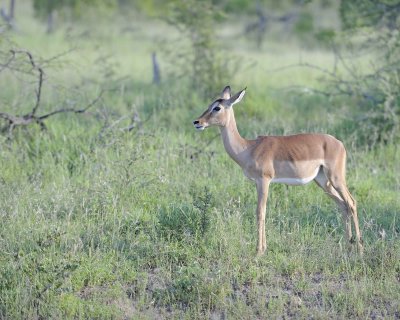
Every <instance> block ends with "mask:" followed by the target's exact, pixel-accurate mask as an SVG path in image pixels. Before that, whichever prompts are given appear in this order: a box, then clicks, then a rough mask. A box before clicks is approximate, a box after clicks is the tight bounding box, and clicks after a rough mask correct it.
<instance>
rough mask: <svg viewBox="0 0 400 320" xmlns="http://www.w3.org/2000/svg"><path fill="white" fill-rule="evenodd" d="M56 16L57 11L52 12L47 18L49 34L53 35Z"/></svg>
mask: <svg viewBox="0 0 400 320" xmlns="http://www.w3.org/2000/svg"><path fill="white" fill-rule="evenodd" d="M54 15H55V11H54V10H51V11H50V12H49V14H48V16H47V33H52V32H53V31H54V18H55V17H54Z"/></svg>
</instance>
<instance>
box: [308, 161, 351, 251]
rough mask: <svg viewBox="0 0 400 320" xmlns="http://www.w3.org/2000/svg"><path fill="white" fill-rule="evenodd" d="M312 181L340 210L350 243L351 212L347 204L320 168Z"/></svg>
mask: <svg viewBox="0 0 400 320" xmlns="http://www.w3.org/2000/svg"><path fill="white" fill-rule="evenodd" d="M314 181H315V182H316V183H317V185H318V186H319V187H321V189H322V190H324V191H325V193H326V194H327V195H328V196H329V197H330V198H332V199H333V200H334V201H335V202H336V204H337V205H338V207H339V209H340V211H341V212H342V217H343V223H344V226H345V232H346V239H347V241H348V242H349V243H350V242H351V239H352V232H351V214H350V212H349V210H348V208H347V206H346V204H345V201H344V200H343V198H342V197H341V196H340V195H339V193H338V192H337V191H336V190H335V188H334V187H333V186H332V184H331V182H330V181H329V179H328V177H327V176H326V175H325V173H324V171H323V169H322V168H321V169H320V171H319V172H318V174H317V176H316V177H315V179H314Z"/></svg>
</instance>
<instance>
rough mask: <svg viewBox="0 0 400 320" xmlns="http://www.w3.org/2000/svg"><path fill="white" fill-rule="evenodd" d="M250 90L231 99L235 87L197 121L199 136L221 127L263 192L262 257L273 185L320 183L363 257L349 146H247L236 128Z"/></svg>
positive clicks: (300, 137) (315, 142) (327, 141)
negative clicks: (349, 177) (239, 106)
mask: <svg viewBox="0 0 400 320" xmlns="http://www.w3.org/2000/svg"><path fill="white" fill-rule="evenodd" d="M245 90H246V89H243V90H242V91H239V92H238V93H236V94H235V95H233V96H231V89H230V87H229V86H227V87H225V89H224V90H223V91H222V95H221V98H220V99H217V100H215V101H214V102H213V103H211V104H210V106H209V107H208V108H207V109H206V111H204V113H203V114H202V115H201V116H200V117H199V118H198V119H197V120H195V121H193V125H194V126H195V128H196V129H198V130H204V129H205V128H207V127H209V126H218V127H219V128H220V131H221V136H222V141H223V143H224V147H225V150H226V152H227V153H228V154H229V156H230V157H231V158H232V159H233V160H234V161H235V162H236V163H237V164H238V165H239V166H240V167H241V168H242V169H243V172H244V174H245V176H246V177H248V178H249V179H250V180H252V181H254V182H255V184H256V186H257V193H258V204H257V224H258V244H257V253H258V254H259V255H260V254H263V253H264V252H265V250H266V248H267V244H266V238H265V211H266V206H267V198H268V189H269V185H270V183H271V182H274V183H285V184H288V185H305V184H307V183H309V182H311V181H313V180H314V181H315V182H316V183H317V185H318V186H319V187H321V188H322V189H323V190H324V191H325V192H326V194H327V195H328V196H330V197H331V198H332V199H333V200H334V201H335V202H336V203H337V205H338V207H339V209H340V210H341V211H342V214H343V221H344V225H345V233H346V238H347V240H348V241H349V242H350V243H353V242H354V239H353V237H352V226H351V218H352V220H353V223H354V229H355V233H356V238H355V240H356V242H357V245H358V249H359V251H360V253H361V252H362V248H363V247H362V239H361V233H360V229H359V226H358V217H357V208H356V202H355V200H354V198H353V197H352V195H351V194H350V192H349V190H348V188H347V186H346V177H345V169H346V150H345V148H344V146H343V143H342V142H341V141H339V140H337V139H336V138H334V137H333V136H331V135H328V134H316V133H309V134H296V135H290V136H259V137H257V138H256V139H255V140H247V139H244V138H242V137H241V136H240V134H239V131H238V129H237V126H236V120H235V115H234V112H233V108H232V107H233V105H235V104H236V103H238V102H240V101H241V100H242V98H243V96H244V95H245V92H246V91H245Z"/></svg>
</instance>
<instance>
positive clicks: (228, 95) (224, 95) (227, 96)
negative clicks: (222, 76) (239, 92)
mask: <svg viewBox="0 0 400 320" xmlns="http://www.w3.org/2000/svg"><path fill="white" fill-rule="evenodd" d="M221 98H222V99H225V100H228V99H230V98H231V87H230V86H226V87H225V88H224V90H222V93H221Z"/></svg>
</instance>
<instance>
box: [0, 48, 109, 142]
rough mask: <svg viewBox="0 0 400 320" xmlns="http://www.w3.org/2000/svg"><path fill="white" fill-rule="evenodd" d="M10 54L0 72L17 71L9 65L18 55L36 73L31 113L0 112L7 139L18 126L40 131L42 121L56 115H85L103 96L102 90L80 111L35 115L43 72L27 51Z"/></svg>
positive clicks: (58, 111) (0, 65) (15, 51)
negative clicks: (37, 126)
mask: <svg viewBox="0 0 400 320" xmlns="http://www.w3.org/2000/svg"><path fill="white" fill-rule="evenodd" d="M10 53H11V57H10V58H9V59H8V60H7V61H6V62H5V63H4V64H0V72H1V71H3V70H4V69H10V70H12V71H15V70H17V69H15V68H11V64H12V62H13V61H14V60H15V57H16V55H18V54H23V55H26V56H27V58H28V60H29V63H30V65H31V67H32V69H31V71H35V72H37V88H36V90H35V103H34V106H33V108H32V111H31V112H29V113H27V114H25V115H12V114H9V113H5V112H0V119H4V120H5V121H6V122H7V125H6V126H5V128H3V131H7V132H8V137H9V139H10V138H11V137H12V133H13V130H14V129H15V128H16V127H18V126H28V125H30V124H33V123H36V124H38V125H39V126H40V127H41V128H42V129H45V128H46V126H45V124H44V120H45V119H47V118H50V117H52V116H54V115H56V114H59V113H85V112H86V111H87V110H88V109H90V108H91V107H93V106H94V105H95V104H96V103H97V102H98V101H99V100H100V99H101V98H102V96H103V94H104V90H101V91H100V93H99V94H98V96H97V97H96V98H95V99H94V100H92V101H91V102H90V103H89V104H88V105H87V106H86V107H84V108H81V109H76V108H60V109H57V110H54V111H51V112H49V113H46V114H43V115H37V112H38V110H39V108H40V105H41V97H42V87H43V81H44V71H43V69H42V67H41V66H40V65H38V64H37V62H36V61H35V59H34V57H33V55H32V54H31V53H30V52H29V51H26V50H11V51H10Z"/></svg>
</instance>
